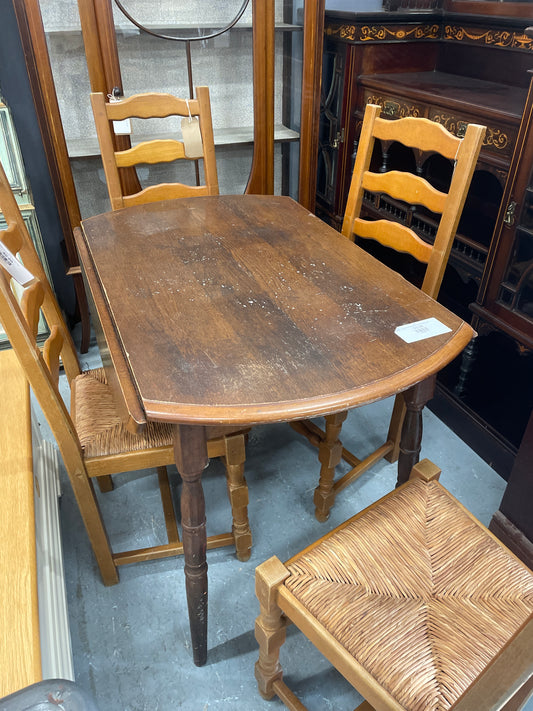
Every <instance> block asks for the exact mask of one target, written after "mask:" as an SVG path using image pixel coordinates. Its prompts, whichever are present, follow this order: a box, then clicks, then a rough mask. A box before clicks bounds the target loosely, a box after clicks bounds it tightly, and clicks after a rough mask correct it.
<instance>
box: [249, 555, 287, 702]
mask: <svg viewBox="0 0 533 711" xmlns="http://www.w3.org/2000/svg"><path fill="white" fill-rule="evenodd" d="M288 576H289V571H288V570H287V568H286V567H285V566H284V565H283V563H282V562H281V561H280V560H279V559H278V558H276V556H273V557H272V558H269V559H268V560H267V561H265V562H264V563H262V565H260V566H259V567H258V568H257V569H256V571H255V594H256V595H257V599H258V600H259V606H260V613H259V617H257V619H256V621H255V638H256V640H257V642H258V644H259V660H258V661H257V662H256V665H255V678H256V679H257V686H258V689H259V693H260V694H261V696H262V697H263V698H264V699H271V698H272V697H273V696H275V695H276V691H275V689H274V685H275V683H276V682H279V681H281V679H282V677H283V672H282V670H281V666H280V663H279V650H280V647H281V645H282V644H283V643H284V642H285V628H286V626H287V621H286V618H285V617H284V615H283V613H282V611H281V609H280V608H279V607H278V605H277V603H276V596H277V588H278V586H279V585H281V584H282V583H283V581H284V580H285V579H286V578H287V577H288Z"/></svg>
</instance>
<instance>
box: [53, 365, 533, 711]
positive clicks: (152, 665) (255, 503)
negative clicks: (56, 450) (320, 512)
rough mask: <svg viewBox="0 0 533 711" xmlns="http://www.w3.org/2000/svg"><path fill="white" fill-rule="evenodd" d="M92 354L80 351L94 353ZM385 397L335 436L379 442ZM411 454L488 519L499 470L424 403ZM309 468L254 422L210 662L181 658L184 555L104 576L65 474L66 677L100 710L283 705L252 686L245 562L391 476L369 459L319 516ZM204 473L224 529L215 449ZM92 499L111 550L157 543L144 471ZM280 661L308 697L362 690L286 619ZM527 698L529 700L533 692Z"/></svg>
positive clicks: (374, 493)
mask: <svg viewBox="0 0 533 711" xmlns="http://www.w3.org/2000/svg"><path fill="white" fill-rule="evenodd" d="M93 356H94V353H92V354H91V356H90V357H89V358H83V360H85V361H87V362H90V364H91V365H93V363H94V358H93ZM91 359H92V361H91ZM390 406H391V402H390V401H389V402H384V403H377V404H374V405H371V406H368V407H366V408H363V409H361V410H359V411H354V412H352V413H350V415H349V418H348V421H347V423H346V424H345V426H344V428H343V440H344V442H345V445H346V446H348V448H349V449H351V450H352V451H355V452H360V453H363V452H365V450H368V449H369V448H370V447H372V446H373V445H377V444H378V443H379V442H380V438H381V437H383V436H384V435H385V434H386V429H387V424H388V417H389V413H390ZM43 429H45V428H43ZM422 456H424V457H428V458H430V459H432V460H433V461H434V462H436V463H437V464H438V465H439V466H440V467H441V468H442V469H443V476H442V478H441V481H442V483H443V484H444V485H445V486H447V487H448V488H449V489H450V490H451V491H452V493H454V494H455V495H456V496H457V497H458V498H459V499H460V500H461V502H462V503H463V504H465V505H466V506H467V507H468V508H469V509H470V510H471V511H472V512H473V513H474V515H476V516H477V517H478V518H479V519H480V520H481V521H482V522H484V523H485V524H488V522H489V521H490V519H491V516H492V514H493V513H494V511H495V510H496V509H497V508H498V505H499V502H500V499H501V496H502V493H503V489H504V481H503V480H502V479H501V478H500V477H499V476H498V475H497V474H496V473H495V472H494V471H492V470H491V469H490V468H489V467H488V466H487V465H486V464H485V463H484V462H483V461H482V460H481V459H480V458H479V457H477V456H476V455H475V454H474V453H473V452H472V451H471V450H470V449H469V448H468V447H466V445H465V444H464V443H463V442H462V441H461V440H460V439H458V438H457V437H456V436H455V435H454V434H453V433H452V432H451V431H450V430H449V429H448V428H446V427H445V426H444V425H443V424H442V423H441V422H440V421H439V420H438V419H437V418H436V417H435V416H434V415H432V413H430V412H429V411H427V412H425V414H424V439H423V450H422ZM317 475H318V462H317V456H316V451H315V450H314V449H313V448H312V447H311V446H310V445H308V443H307V442H306V441H305V440H304V439H303V438H302V437H300V436H299V435H297V434H296V433H294V431H293V430H292V429H291V428H290V427H289V425H287V424H276V425H270V426H262V427H256V428H254V429H253V430H252V433H251V436H250V439H249V442H248V447H247V462H246V476H247V481H248V486H249V491H250V506H249V516H250V521H251V525H252V531H253V536H254V543H253V551H252V556H251V559H250V560H249V561H248V562H246V563H241V562H239V561H238V560H237V559H236V557H235V555H234V553H233V551H232V549H230V548H223V549H219V550H215V551H209V552H208V565H209V642H208V644H209V654H208V662H207V665H206V666H204V667H202V668H197V667H195V666H194V665H193V663H192V659H191V651H190V643H189V630H188V617H187V612H186V601H185V590H184V575H183V560H182V559H181V558H173V559H167V560H161V561H153V562H149V563H141V564H136V565H133V566H125V567H122V568H121V571H120V577H121V579H120V582H119V584H118V585H115V586H113V587H111V588H106V587H104V586H103V585H102V583H101V582H100V577H99V574H98V570H97V568H96V565H95V562H94V558H93V555H92V552H91V549H90V547H89V542H88V539H87V536H86V534H85V531H84V528H83V525H82V523H81V520H80V517H79V514H78V512H77V508H76V505H75V502H74V500H73V496H72V493H71V489H70V485H69V483H68V480H66V478H65V476H64V474H63V479H65V481H64V486H63V492H64V493H63V498H62V505H61V512H62V513H61V515H62V528H63V541H64V554H65V568H66V583H67V592H68V603H69V614H70V626H71V635H72V646H73V654H74V663H75V672H76V680H77V682H78V684H79V685H80V686H81V687H83V688H84V689H86V690H87V691H89V692H90V693H92V695H93V696H94V698H95V700H96V702H97V704H98V705H99V708H100V710H101V711H174V710H175V709H185V710H187V711H188V710H191V711H207V710H209V711H214V710H216V711H230V710H232V711H233V710H235V711H236V710H237V709H239V710H246V709H252V710H255V709H257V710H258V711H260V710H262V709H270V710H271V711H274V709H278V708H283V706H282V704H281V702H279V701H278V700H273V701H270V702H267V701H264V700H263V699H261V697H260V696H259V695H258V693H257V691H256V686H255V680H254V663H255V660H256V656H257V646H256V642H255V640H254V636H253V626H254V619H255V617H256V615H257V612H258V606H257V603H256V599H255V595H254V569H255V567H256V566H257V565H258V564H259V563H261V562H262V561H263V560H265V559H267V558H268V557H270V556H271V555H273V554H275V555H277V556H278V557H279V558H280V559H281V560H285V559H286V558H288V557H289V556H290V555H291V554H293V553H296V552H297V551H299V550H300V549H301V548H302V547H303V546H304V545H306V544H307V543H309V542H311V541H313V540H315V539H317V538H319V537H320V536H321V535H323V534H324V533H325V532H326V531H327V530H328V529H329V528H331V527H333V526H334V525H336V524H338V523H340V522H342V521H343V520H345V519H346V518H348V517H349V516H351V515H353V514H354V513H356V512H357V511H359V510H360V509H362V508H363V507H365V506H366V505H368V504H370V503H371V502H373V501H375V500H376V499H377V498H379V497H380V496H382V495H383V494H384V493H386V492H387V491H389V490H390V489H392V488H393V486H394V482H395V479H396V470H395V466H394V465H389V464H387V463H385V462H384V463H380V464H378V465H377V466H375V467H374V469H373V471H372V472H369V473H367V474H365V475H364V476H363V477H362V478H361V479H360V480H359V481H358V482H356V483H354V484H352V485H351V487H349V488H348V489H346V490H345V491H344V492H343V493H341V494H340V496H339V499H338V502H337V503H336V505H335V507H334V509H333V512H332V515H331V518H330V520H329V521H328V522H327V523H325V524H320V523H318V522H317V521H316V520H315V517H314V514H313V505H312V494H313V489H314V487H315V485H316V482H317ZM171 478H172V482H173V486H174V489H175V491H176V501H177V499H178V497H179V477H178V475H177V473H176V472H174V473H173V474H172V476H171ZM203 481H204V488H205V494H206V511H207V525H208V533H218V532H222V531H226V530H229V528H230V511H229V505H228V502H227V498H226V494H225V482H224V476H223V469H222V466H221V464H220V463H219V462H218V461H215V462H212V463H211V464H210V466H209V467H208V469H207V470H206V472H205V474H204V478H203ZM100 498H101V505H102V509H103V514H104V519H105V521H106V523H107V525H108V527H109V531H110V534H111V540H112V543H113V545H114V546H115V548H116V549H120V548H131V547H133V546H143V545H150V544H151V542H154V543H155V542H157V541H160V542H163V540H164V539H163V536H164V528H163V526H162V519H161V516H160V506H159V498H158V490H157V478H156V476H155V475H154V473H153V472H143V473H135V474H130V475H122V476H119V477H116V489H115V490H114V491H113V492H111V493H110V494H105V495H101V496H100ZM282 663H283V666H284V670H285V678H286V680H287V681H288V683H289V685H291V686H292V687H293V690H294V691H295V692H296V693H298V695H299V696H300V697H301V699H302V701H303V702H304V703H306V704H307V705H309V707H310V709H317V711H318V710H319V709H320V710H321V711H322V710H328V709H336V710H337V711H342V710H343V709H347V710H348V709H349V710H350V711H351V710H352V709H353V708H354V707H355V706H356V705H357V704H358V703H359V702H360V698H359V697H358V695H357V694H356V693H355V692H354V691H353V690H352V688H351V687H350V686H349V685H348V684H347V683H346V682H345V681H344V680H343V678H342V677H341V676H340V675H339V674H337V672H335V671H334V670H332V669H331V668H330V667H329V665H328V664H327V663H326V662H325V661H324V660H323V659H322V658H321V656H320V655H319V654H318V653H317V652H316V651H315V650H314V648H313V647H312V646H311V645H310V644H309V643H308V642H307V640H305V639H304V637H303V636H302V635H301V634H300V633H299V632H298V631H297V630H294V629H290V630H289V632H288V636H287V642H286V644H285V645H284V648H283V650H282ZM527 708H528V709H529V711H533V701H531V700H530V702H529V704H528V706H527ZM480 711H483V710H482V709H480Z"/></svg>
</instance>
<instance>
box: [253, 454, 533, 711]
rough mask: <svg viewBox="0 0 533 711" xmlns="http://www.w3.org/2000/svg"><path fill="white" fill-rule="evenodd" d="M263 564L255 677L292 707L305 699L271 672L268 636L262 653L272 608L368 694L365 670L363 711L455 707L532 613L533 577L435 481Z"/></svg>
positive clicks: (405, 490)
mask: <svg viewBox="0 0 533 711" xmlns="http://www.w3.org/2000/svg"><path fill="white" fill-rule="evenodd" d="M428 464H431V463H428ZM417 466H420V465H417ZM431 466H434V465H431ZM435 469H436V468H435ZM436 471H437V472H438V470H436ZM264 565H266V566H267V568H266V569H265V577H262V573H261V572H260V571H261V567H260V568H259V569H258V578H259V580H258V597H259V599H260V602H262V601H263V600H264V599H266V598H265V594H266V593H265V591H264V588H263V585H264V584H265V580H267V579H268V581H269V582H268V583H266V584H267V586H268V591H269V592H268V597H269V599H270V603H268V604H267V605H266V607H265V608H263V607H262V614H261V615H260V617H259V618H258V623H257V627H256V634H257V638H258V641H259V643H260V647H262V652H261V654H262V655H263V659H262V658H261V655H260V660H259V662H258V665H257V667H256V676H257V677H258V681H259V688H260V691H261V692H262V693H263V695H264V696H266V697H267V698H269V697H270V696H272V695H273V693H278V695H279V696H280V697H281V698H282V699H283V700H284V701H285V703H287V697H285V698H284V693H286V694H289V695H290V696H289V698H290V700H291V701H292V703H293V704H294V705H291V703H287V705H288V706H289V708H304V707H303V706H301V705H296V703H295V701H294V699H295V698H296V697H294V695H292V692H290V691H289V690H288V689H287V688H286V687H285V685H284V684H283V682H281V670H280V668H279V665H278V666H277V671H275V672H273V669H274V667H276V664H274V660H273V657H272V644H273V643H272V639H270V645H271V647H270V648H269V652H268V654H267V655H266V656H265V655H264V652H265V650H266V649H267V646H266V643H265V642H264V633H265V629H266V628H269V631H268V633H267V635H268V636H269V638H271V637H272V635H273V634H274V633H273V630H274V628H275V627H276V626H277V625H276V623H274V624H273V620H274V619H275V617H276V614H277V612H276V608H277V607H278V606H279V613H280V614H281V612H282V613H284V615H286V616H287V617H288V618H289V620H290V621H293V622H295V624H296V625H297V626H298V627H300V629H302V631H304V633H305V634H307V635H308V636H309V638H310V639H311V641H312V642H313V643H314V644H316V646H317V647H318V648H319V649H320V650H321V651H322V652H323V653H324V654H325V655H326V656H327V657H328V658H329V659H330V661H332V662H333V663H334V664H335V666H337V668H338V669H339V671H341V672H342V673H343V674H344V675H345V676H346V678H348V680H349V681H350V682H351V683H352V684H353V685H354V686H355V687H356V688H357V689H358V691H360V693H362V694H363V695H364V696H365V697H366V698H367V699H368V695H367V694H366V693H365V691H366V685H367V682H368V679H371V680H372V681H371V686H373V687H379V689H380V695H381V697H382V698H381V700H380V703H382V705H379V704H377V705H375V706H369V705H363V706H362V707H361V708H364V709H370V708H376V709H381V708H384V709H388V708H391V709H405V710H407V711H447V710H448V709H453V708H454V707H455V704H456V702H457V701H458V700H459V699H460V698H461V697H462V695H463V694H464V693H465V692H466V690H467V689H469V687H470V686H471V685H472V684H473V683H474V682H475V681H476V680H477V679H478V677H479V676H480V675H481V674H482V672H483V671H484V670H485V669H486V668H487V666H488V665H489V664H490V663H491V661H492V660H494V659H495V658H496V657H497V656H498V655H499V654H500V652H501V651H502V650H503V649H504V647H505V646H506V645H507V644H508V643H509V642H510V641H511V640H512V639H513V638H514V637H515V636H516V635H517V633H518V632H519V630H520V629H521V628H522V627H523V626H524V625H525V624H526V623H527V622H528V620H530V619H531V618H532V617H533V574H532V573H531V572H530V571H529V570H528V569H527V568H526V567H525V566H524V565H523V564H522V563H521V562H520V561H519V560H518V559H517V558H515V557H514V556H513V555H512V554H511V553H510V552H509V551H508V550H507V549H506V548H505V547H504V546H503V545H502V544H501V543H500V542H499V541H498V540H497V539H496V538H495V537H494V536H492V534H491V533H489V532H488V531H487V530H486V529H485V528H484V527H483V526H482V525H481V524H479V523H478V522H477V521H476V520H475V519H474V518H473V517H472V516H471V515H470V514H469V512H467V511H466V510H465V509H464V508H463V507H462V506H461V505H460V504H459V503H458V502H457V501H456V500H455V499H454V498H453V496H451V494H450V493H449V492H448V491H447V490H446V489H444V488H443V487H442V486H441V485H440V484H439V483H438V482H437V481H425V480H423V479H421V478H415V479H413V478H411V479H410V481H409V482H408V483H407V484H405V485H404V486H403V487H400V488H398V489H396V490H395V491H394V492H392V493H391V494H389V495H387V496H386V497H385V498H384V499H382V500H380V501H379V502H378V503H377V504H375V505H373V506H371V507H369V508H368V509H366V510H365V511H363V512H362V513H361V514H359V515H357V516H355V517H354V518H353V519H350V520H349V521H348V522H346V523H345V524H343V525H341V526H340V527H339V528H337V529H335V531H333V532H332V533H331V534H329V535H327V536H325V537H324V538H322V539H321V540H320V541H318V542H317V543H315V544H314V545H312V546H310V547H309V548H308V549H306V550H304V551H303V552H302V553H299V554H298V555H296V556H294V557H293V558H292V559H291V560H290V561H288V562H287V563H286V564H285V565H284V566H283V565H282V564H281V563H280V562H279V561H278V560H277V559H276V558H273V559H270V561H267V563H266V564H264ZM275 578H277V581H276V587H275V588H274V587H273V586H272V583H273V582H274V579H275ZM274 589H275V597H276V598H277V599H276V602H275V603H274V602H273V601H272V599H271V596H272V592H273V590H274ZM262 604H263V603H262ZM269 605H270V609H268V606H269ZM267 618H268V621H267ZM282 618H283V615H282V616H281V617H280V620H281V622H280V629H281V626H283V625H284V624H285V621H284V620H283V619H282ZM309 630H312V634H308V632H309ZM282 636H283V635H282ZM317 639H319V640H320V641H317ZM324 639H325V640H326V641H325V643H324V645H322V641H323V640H324ZM278 641H279V639H278ZM282 641H283V640H281V641H280V644H281V643H282ZM273 646H274V647H275V646H276V644H273ZM278 648H279V647H278ZM330 648H332V649H333V650H334V652H333V654H331V649H330ZM347 657H349V658H351V659H352V661H353V663H354V668H355V669H356V671H355V672H354V674H353V675H351V671H353V670H351V671H350V673H346V664H348V666H349V662H348V663H347V662H346V658H347ZM267 658H268V660H267ZM336 658H344V661H343V662H342V664H336V663H335V660H336ZM529 662H530V665H532V666H533V650H532V649H530V650H529ZM273 664H274V666H273ZM343 664H344V667H343ZM267 667H268V673H267V676H268V674H270V679H269V680H268V681H267V682H266V684H265V681H266V677H265V675H264V671H265V669H266V668H267ZM357 676H362V678H363V684H362V685H359V684H358V683H357ZM365 679H366V680H367V681H364V680H365ZM374 692H375V688H374ZM382 692H384V694H382ZM298 703H299V702H298ZM371 703H373V704H375V703H376V701H375V699H374V700H372V701H371ZM486 708H487V709H488V708H493V707H492V706H490V707H489V706H487V707H486ZM494 708H496V707H494ZM498 708H499V706H498ZM513 708H515V707H513ZM479 711H483V709H481V708H479Z"/></svg>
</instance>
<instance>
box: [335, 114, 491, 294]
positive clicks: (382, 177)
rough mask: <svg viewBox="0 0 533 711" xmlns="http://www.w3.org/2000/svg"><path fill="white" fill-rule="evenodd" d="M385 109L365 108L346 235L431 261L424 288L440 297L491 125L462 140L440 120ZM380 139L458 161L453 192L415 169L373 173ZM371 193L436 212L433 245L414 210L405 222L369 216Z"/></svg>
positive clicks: (476, 128)
mask: <svg viewBox="0 0 533 711" xmlns="http://www.w3.org/2000/svg"><path fill="white" fill-rule="evenodd" d="M380 111H381V109H380V107H379V106H375V105H372V104H368V105H367V107H366V109H365V116H364V120H363V126H362V129H361V135H360V139H359V143H358V147H357V154H356V159H355V166H354V170H353V175H352V182H351V185H350V191H349V194H348V200H347V203H346V210H345V213H344V220H343V224H342V233H343V234H344V235H345V236H346V237H348V238H350V239H356V238H357V237H366V238H370V239H374V240H376V241H378V242H379V243H380V244H383V245H384V246H386V247H390V248H392V249H394V250H396V251H400V252H406V253H408V254H411V255H412V256H413V257H414V258H415V259H417V260H419V261H421V262H423V263H425V264H427V267H426V271H425V275H424V280H423V283H422V286H421V289H422V291H424V292H425V293H426V294H429V295H430V296H432V297H433V298H436V297H437V295H438V292H439V289H440V285H441V283H442V279H443V277H444V271H445V269H446V264H447V262H448V258H449V256H450V251H451V248H452V244H453V240H454V237H455V234H456V232H457V228H458V225H459V219H460V217H461V213H462V210H463V207H464V203H465V200H466V196H467V192H468V188H469V187H470V182H471V180H472V176H473V173H474V169H475V167H476V162H477V159H478V156H479V151H480V150H481V145H482V142H483V136H484V135H485V131H486V128H485V127H484V126H478V125H475V124H469V125H468V127H467V129H466V133H465V137H464V138H462V139H461V138H457V137H456V136H454V135H453V134H451V133H450V132H449V131H447V130H446V129H445V128H444V126H441V125H440V124H438V123H436V122H434V121H429V120H428V119H422V118H413V117H407V118H403V119H397V120H388V119H382V118H380ZM376 138H377V139H379V140H381V141H385V142H386V143H387V144H389V143H391V142H398V143H401V144H402V145H404V146H407V147H409V148H415V149H417V150H418V151H420V152H422V153H438V154H440V155H442V156H444V157H445V158H447V159H449V160H452V161H454V168H453V175H452V179H451V183H450V187H449V190H448V192H447V193H445V192H443V191H441V190H438V189H437V188H435V187H433V186H432V185H430V183H429V182H428V181H427V180H425V179H424V178H423V177H421V176H419V175H415V174H413V173H408V172H401V171H398V170H391V171H388V172H387V171H385V172H383V173H375V172H371V171H370V170H369V169H370V163H371V160H372V153H373V150H374V144H375V139H376ZM365 191H366V192H367V193H369V192H370V193H372V194H374V195H376V196H377V198H376V199H377V200H379V201H381V200H383V196H384V195H385V196H389V198H390V199H392V200H397V201H400V202H401V205H404V204H408V205H409V206H423V207H424V208H426V209H428V210H429V211H430V212H431V213H433V214H435V215H436V218H437V219H438V227H437V231H436V234H435V239H434V241H433V244H432V243H431V242H430V241H429V239H428V240H427V241H426V240H425V239H423V238H422V237H420V236H419V235H417V234H416V232H415V231H414V229H413V227H412V225H411V222H410V217H411V214H412V213H411V212H410V211H409V208H408V218H409V219H406V224H404V225H403V224H402V225H401V224H400V223H399V221H398V220H394V218H392V217H391V220H387V219H376V220H375V221H374V220H372V219H364V218H363V217H362V216H361V212H362V209H363V199H364V196H365ZM439 215H440V219H439ZM365 217H366V216H365Z"/></svg>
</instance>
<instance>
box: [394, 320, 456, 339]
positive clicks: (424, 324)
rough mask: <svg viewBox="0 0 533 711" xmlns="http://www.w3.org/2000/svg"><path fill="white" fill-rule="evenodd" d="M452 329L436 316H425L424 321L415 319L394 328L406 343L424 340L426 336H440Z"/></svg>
mask: <svg viewBox="0 0 533 711" xmlns="http://www.w3.org/2000/svg"><path fill="white" fill-rule="evenodd" d="M451 330H452V329H451V328H449V327H448V326H446V325H445V324H443V323H441V322H440V321H439V320H438V319H436V318H425V319H423V320H422V321H414V323H406V324H404V325H403V326H398V328H396V329H395V330H394V333H395V334H396V335H397V336H399V337H400V338H401V339H402V341H405V342H406V343H416V341H423V340H424V339H425V338H432V337H433V336H440V335H441V334H443V333H448V332H449V331H451Z"/></svg>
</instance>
